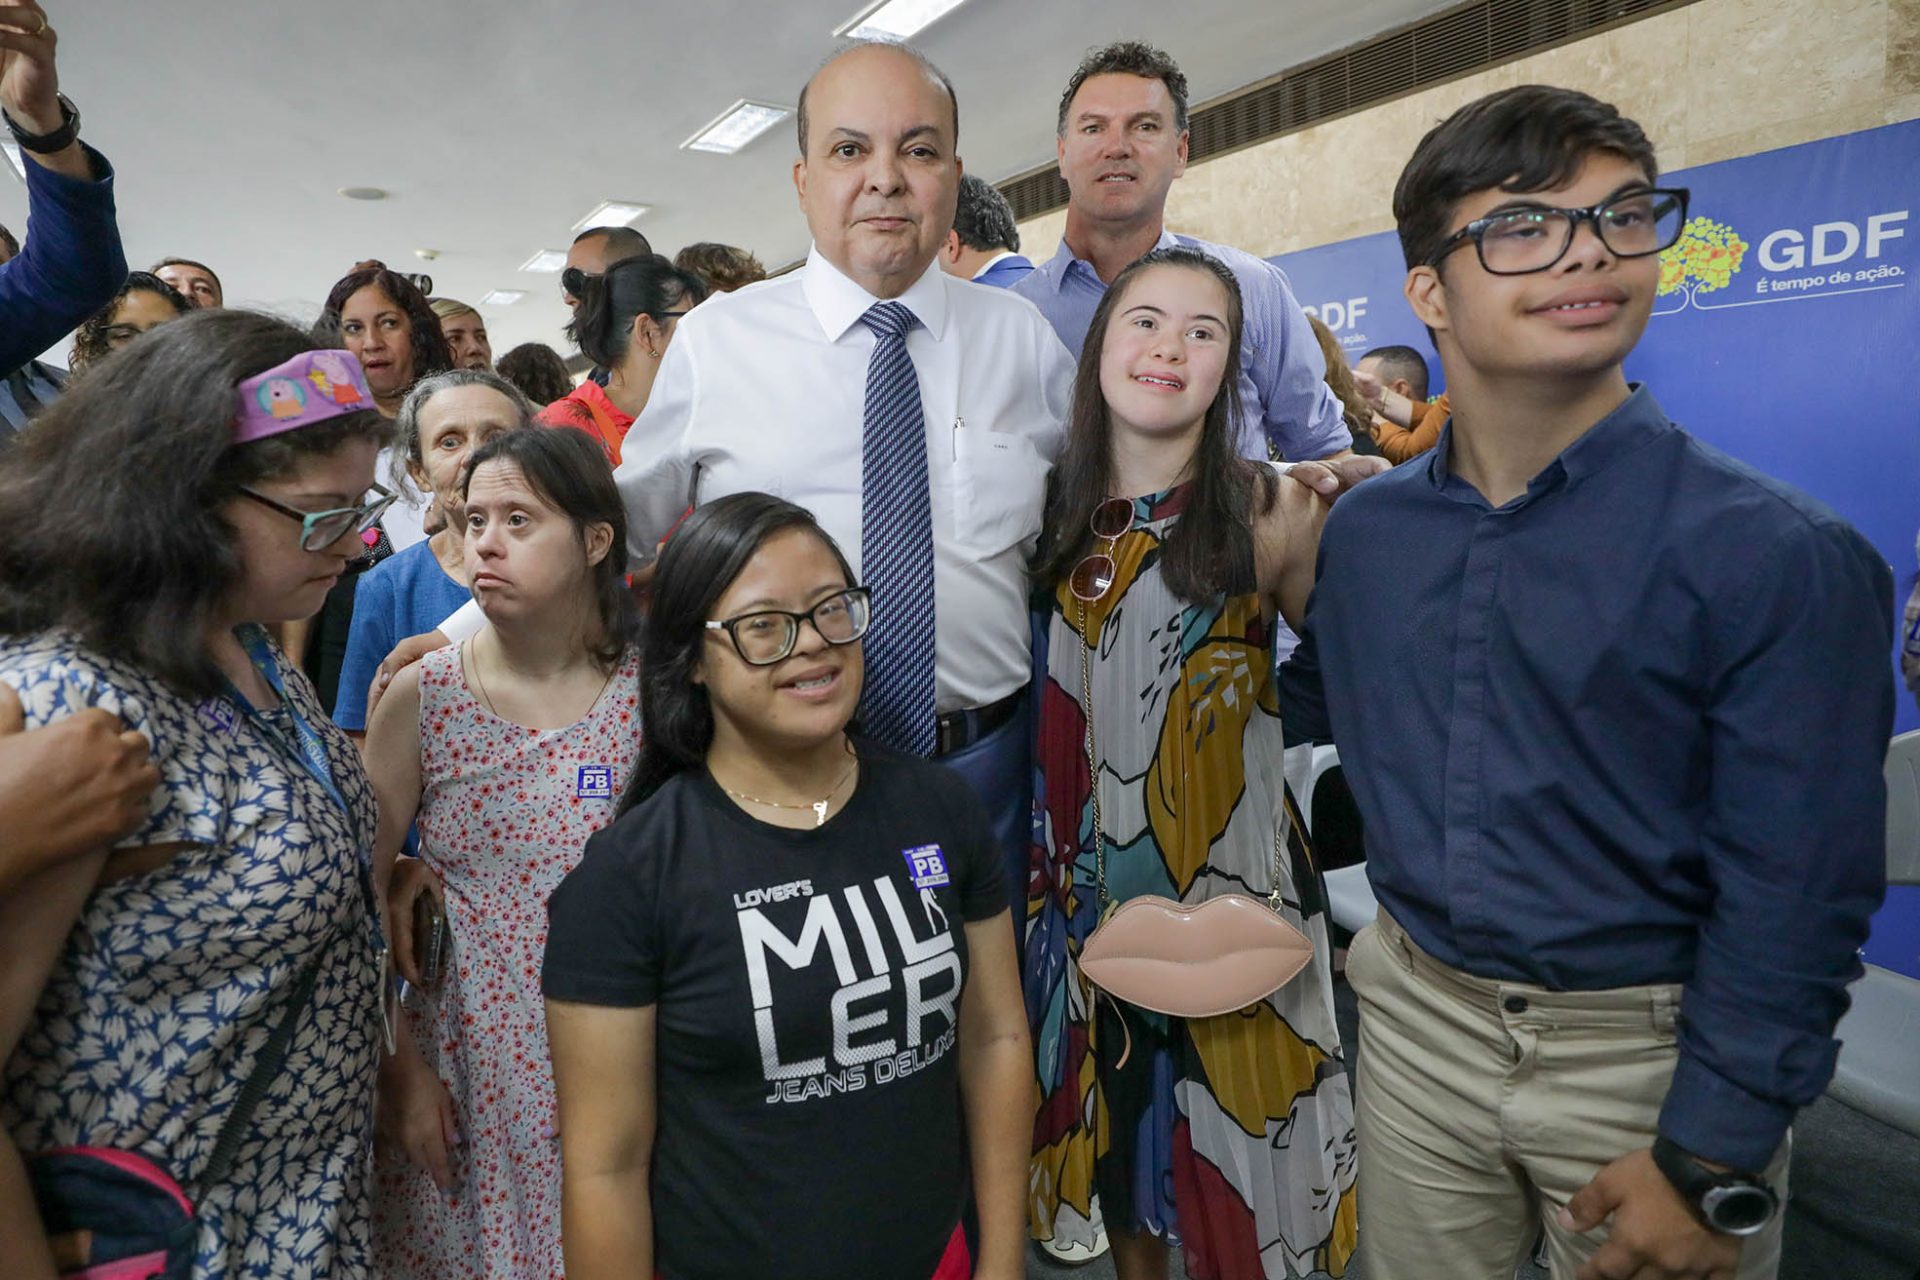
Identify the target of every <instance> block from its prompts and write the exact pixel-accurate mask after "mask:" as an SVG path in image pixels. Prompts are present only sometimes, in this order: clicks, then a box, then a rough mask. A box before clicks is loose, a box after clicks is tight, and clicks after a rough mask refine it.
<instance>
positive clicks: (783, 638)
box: [707, 587, 873, 667]
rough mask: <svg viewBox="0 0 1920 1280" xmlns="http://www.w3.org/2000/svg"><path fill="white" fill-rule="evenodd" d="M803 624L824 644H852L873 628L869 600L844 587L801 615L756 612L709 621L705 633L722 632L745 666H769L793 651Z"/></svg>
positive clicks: (861, 590)
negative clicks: (811, 627) (812, 630)
mask: <svg viewBox="0 0 1920 1280" xmlns="http://www.w3.org/2000/svg"><path fill="white" fill-rule="evenodd" d="M803 622H810V623H812V624H813V629H814V630H815V631H817V632H819V633H820V638H821V639H822V640H825V641H826V642H827V643H828V644H831V645H842V644H852V643H853V642H854V641H856V640H858V639H859V638H860V637H861V636H864V635H865V634H867V628H868V627H869V626H871V625H873V598H872V596H871V595H870V594H869V592H868V591H867V589H866V588H865V587H848V588H847V589H846V590H845V591H841V592H837V593H835V594H833V595H830V596H828V597H827V598H826V599H825V600H822V601H821V602H820V603H819V604H817V605H815V606H813V608H811V609H809V610H807V611H806V612H805V613H790V612H788V611H787V610H785V609H756V610H754V611H753V612H752V613H742V614H739V615H737V616H735V617H731V618H722V619H721V620H720V621H718V622H709V623H707V630H709V631H724V632H726V633H727V636H728V638H730V639H731V640H732V641H733V651H734V652H735V653H737V654H739V655H740V658H741V660H742V661H743V662H745V663H746V664H747V665H748V666H754V667H770V666H772V665H773V664H774V663H776V662H781V661H784V660H785V659H786V658H787V656H788V655H790V654H791V653H792V652H793V646H794V645H796V644H798V643H799V642H800V624H801V623H803Z"/></svg>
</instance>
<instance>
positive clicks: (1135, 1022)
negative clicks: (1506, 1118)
mask: <svg viewBox="0 0 1920 1280" xmlns="http://www.w3.org/2000/svg"><path fill="white" fill-rule="evenodd" d="M1187 496H1188V490H1187V488H1185V487H1184V486H1183V487H1180V488H1176V489H1173V490H1171V491H1169V492H1166V493H1161V494H1154V495H1152V496H1150V497H1145V498H1137V499H1135V500H1134V522H1133V528H1132V529H1131V530H1130V531H1129V532H1127V533H1126V534H1125V535H1123V536H1122V537H1121V538H1120V540H1119V541H1118V543H1117V544H1116V545H1115V547H1114V549H1113V552H1112V556H1113V560H1114V563H1115V566H1116V568H1117V571H1118V572H1117V576H1116V578H1115V580H1114V583H1113V585H1112V587H1110V588H1109V589H1108V591H1107V594H1106V595H1105V596H1104V597H1103V598H1102V599H1100V600H1099V601H1096V602H1092V603H1088V604H1086V605H1084V606H1082V604H1081V602H1080V601H1079V600H1078V599H1076V598H1075V597H1074V596H1073V594H1072V593H1071V592H1070V591H1069V590H1068V589H1067V587H1066V585H1065V584H1064V583H1063V584H1061V585H1060V586H1059V588H1058V589H1057V591H1056V592H1055V593H1054V594H1053V596H1052V597H1051V598H1050V601H1049V617H1048V633H1047V635H1048V645H1047V671H1046V678H1045V680H1044V682H1043V683H1042V688H1041V695H1040V715H1039V728H1038V738H1037V751H1036V756H1035V761H1034V765H1035V772H1036V791H1035V810H1036V813H1035V837H1036V840H1035V847H1034V854H1033V861H1032V868H1031V877H1030V880H1029V885H1028V903H1027V931H1026V943H1025V988H1026V998H1027V1010H1028V1016H1029V1020H1030V1022H1031V1023H1032V1027H1033V1033H1034V1050H1035V1055H1036V1064H1037V1069H1038V1076H1039V1085H1040V1096H1041V1102H1040V1112H1039V1116H1038V1119H1037V1120H1036V1122H1035V1127H1034V1150H1033V1159H1032V1165H1031V1169H1030V1200H1029V1219H1030V1221H1029V1226H1030V1229H1031V1231H1032V1234H1033V1235H1034V1237H1035V1238H1036V1239H1041V1240H1047V1239H1052V1240H1057V1241H1061V1242H1063V1243H1078V1244H1082V1245H1087V1244H1091V1243H1092V1240H1093V1236H1094V1228H1093V1222H1092V1220H1093V1217H1094V1214H1093V1201H1094V1199H1095V1198H1096V1197H1097V1198H1098V1201H1099V1209H1100V1212H1101V1215H1102V1216H1103V1217H1104V1219H1105V1223H1106V1226H1107V1227H1108V1228H1109V1229H1117V1230H1124V1231H1131V1232H1138V1231H1146V1232H1150V1233H1151V1234H1153V1235H1155V1236H1157V1237H1159V1238H1161V1239H1162V1240H1165V1241H1167V1242H1168V1243H1169V1244H1179V1245H1181V1246H1183V1248H1184V1249H1185V1252H1186V1259H1185V1260H1186V1267H1187V1274H1188V1275H1190V1276H1193V1277H1196V1280H1282V1278H1283V1277H1288V1276H1297V1275H1309V1274H1320V1273H1325V1274H1331V1275H1335V1276H1338V1275H1342V1274H1344V1273H1345V1271H1346V1269H1347V1264H1348V1261H1349V1259H1350V1258H1351V1257H1352V1255H1353V1251H1354V1244H1355V1238H1356V1237H1355V1216H1354V1215H1355V1196H1354V1188H1355V1174H1356V1161H1355V1143H1354V1130H1353V1103H1352V1095H1351V1093H1350V1091H1349V1089H1348V1084H1347V1073H1346V1066H1345V1063H1344V1061H1343V1059H1342V1057H1341V1052H1340V1039H1339V1032H1338V1031H1337V1030H1336V1028H1335V1024H1334V1014H1333V987H1332V968H1331V963H1330V956H1329V948H1328V939H1327V927H1326V917H1325V913H1324V906H1323V903H1322V901H1321V896H1320V888H1319V879H1318V875H1317V873H1316V872H1315V870H1314V867H1313V864H1312V861H1311V858H1310V855H1309V852H1308V850H1307V848H1306V845H1305V842H1304V840H1303V839H1302V837H1301V834H1300V823H1299V820H1298V815H1297V813H1296V812H1295V810H1294V806H1293V802H1292V799H1291V797H1290V796H1288V795H1287V792H1286V784H1285V781H1284V775H1283V772H1282V745H1283V744H1282V741H1281V733H1280V715H1279V708H1278V705H1277V702H1276V693H1275V689H1274V675H1273V654H1272V642H1271V632H1272V623H1271V622H1269V621H1268V620H1267V619H1265V618H1264V617H1263V616H1262V613H1261V607H1260V601H1259V598H1258V596H1257V595H1256V594H1254V593H1251V592H1249V593H1248V594H1246V595H1240V596H1229V597H1225V598H1223V599H1218V600H1214V601H1211V602H1208V603H1207V604H1205V605H1200V606H1196V605H1192V604H1189V603H1187V602H1186V601H1184V600H1182V599H1180V598H1179V597H1178V596H1176V595H1175V594H1174V593H1173V591H1172V590H1171V589H1170V588H1169V587H1168V586H1167V584H1166V582H1165V581H1164V580H1163V578H1162V577H1161V571H1160V562H1159V549H1160V544H1161V540H1162V539H1163V538H1164V537H1165V536H1166V535H1167V533H1168V531H1169V530H1170V529H1172V527H1173V525H1174V523H1175V521H1177V520H1178V519H1179V515H1180V512H1181V510H1182V509H1183V508H1184V506H1185V504H1186V499H1187ZM1083 661H1084V662H1085V663H1086V664H1087V678H1088V682H1089V683H1090V686H1091V688H1092V695H1093V704H1094V728H1095V744H1096V749H1097V759H1098V760H1099V762H1100V774H1099V781H1098V785H1099V786H1100V811H1101V825H1102V827H1103V828H1104V832H1105V846H1106V864H1107V871H1106V877H1107V888H1108V893H1109V895H1110V896H1111V898H1112V900H1113V901H1114V902H1122V901H1125V900H1127V899H1128V898H1133V897H1137V896H1141V895H1144V894H1159V895H1162V896H1164V897H1168V898H1173V899H1176V900H1178V901H1183V902H1201V901H1205V900H1206V899H1208V898H1211V897H1214V896H1216V895H1219V894H1224V893H1245V894H1249V895H1252V896H1256V897H1259V898H1263V899H1264V898H1265V897H1266V895H1267V892H1268V888H1269V885H1270V883H1271V881H1272V879H1273V869H1274V835H1275V831H1276V828H1280V829H1284V830H1285V831H1286V833H1287V836H1288V839H1287V846H1286V853H1287V856H1286V858H1285V859H1284V861H1283V864H1282V866H1281V868H1280V871H1281V884H1280V890H1281V893H1282V895H1283V897H1284V899H1285V904H1286V916H1287V919H1288V921H1289V922H1290V923H1292V924H1294V925H1295V926H1297V927H1298V928H1299V929H1300V930H1301V931H1302V932H1303V933H1305V934H1306V936H1307V937H1308V938H1310V939H1311V940H1312V941H1313V943H1314V946H1315V958H1314V960H1313V961H1312V962H1311V963H1310V964H1309V965H1308V966H1307V968H1306V969H1305V970H1304V971H1303V972H1302V973H1301V974H1300V976H1298V977H1296V978H1295V979H1294V980H1293V981H1292V982H1290V983H1288V984H1287V985H1286V986H1284V987H1282V988H1281V989H1280V990H1278V991H1276V992H1274V993H1273V994H1272V995H1271V996H1268V997H1267V998H1266V999H1265V1000H1263V1001H1261V1002H1259V1003H1258V1004H1255V1005H1252V1006H1250V1007H1248V1008H1246V1009H1243V1010H1241V1011H1239V1012H1237V1013H1230V1014H1225V1015H1222V1016H1220V1017H1214V1018H1196V1019H1181V1018H1171V1017H1167V1016H1165V1015H1162V1014H1158V1013H1151V1012H1148V1011H1146V1010H1143V1009H1139V1008H1136V1007H1133V1006H1130V1005H1129V1006H1123V1005H1120V1004H1119V1003H1118V1002H1117V1001H1114V1000H1110V999H1104V998H1103V999H1100V1000H1098V1001H1095V1000H1094V999H1093V996H1092V990H1091V988H1090V986H1089V984H1088V983H1087V981H1086V979H1085V978H1084V977H1083V976H1082V974H1081V972H1080V968H1079V954H1080V948H1081V946H1082V944H1083V943H1084V942H1085V941H1086V939H1087V937H1088V935H1089V934H1090V933H1092V931H1093V929H1094V927H1095V925H1097V924H1098V923H1099V921H1098V919H1097V911H1098V908H1097V905H1096V902H1095V898H1096V896H1097V895H1096V892H1095V883H1096V862H1095V855H1094V847H1093V839H1094V832H1093V813H1092V804H1091V791H1090V787H1089V776H1088V767H1087V754H1086V740H1085V733H1086V723H1087V714H1086V706H1085V703H1084V701H1083V694H1082V676H1081V671H1082V666H1081V664H1082V662H1083ZM1123 1059H1124V1061H1123Z"/></svg>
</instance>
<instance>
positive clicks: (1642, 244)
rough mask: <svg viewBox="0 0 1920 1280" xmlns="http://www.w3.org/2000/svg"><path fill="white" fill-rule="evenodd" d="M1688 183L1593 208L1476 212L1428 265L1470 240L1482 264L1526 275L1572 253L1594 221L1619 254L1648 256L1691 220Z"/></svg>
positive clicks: (1613, 251)
mask: <svg viewBox="0 0 1920 1280" xmlns="http://www.w3.org/2000/svg"><path fill="white" fill-rule="evenodd" d="M1690 194H1691V193H1690V192H1688V190H1687V189H1686V188H1685V187H1654V188H1651V189H1649V190H1645V191H1629V192H1627V193H1626V194H1625V195H1619V196H1614V197H1612V198H1611V199H1608V200H1602V201H1601V202H1600V203H1599V204H1596V205H1594V206H1593V207H1592V208H1591V209H1547V208H1533V209H1509V210H1508V211H1507V212H1505V213H1496V214H1492V215H1491V216H1489V217H1485V218H1475V219H1474V220H1473V221H1472V222H1469V223H1468V224H1467V225H1466V226H1464V227H1462V228H1460V229H1459V230H1458V231H1456V232H1454V233H1453V234H1452V235H1450V236H1448V237H1447V239H1446V240H1445V242H1443V243H1442V244H1441V246H1440V247H1439V249H1437V250H1436V251H1435V252H1434V255H1433V256H1432V257H1431V258H1429V259H1427V265H1428V266H1430V267H1437V266H1439V265H1440V260H1441V259H1442V258H1444V257H1446V256H1447V255H1448V254H1450V253H1452V252H1453V251H1454V250H1455V249H1457V248H1459V247H1460V246H1461V245H1462V244H1464V243H1466V242H1467V241H1468V240H1471V241H1473V247H1474V251H1475V252H1476V253H1478V254H1479V255H1480V265H1481V266H1483V267H1485V268H1486V269H1487V271H1488V272H1489V273H1490V274H1492V275H1496V276H1524V275H1528V274H1530V273H1532V272H1535V271H1545V270H1546V269H1547V268H1549V267H1551V266H1553V265H1554V264H1555V263H1557V262H1559V261H1560V259H1562V258H1564V257H1566V256H1567V250H1569V249H1571V248H1572V247H1573V233H1574V232H1575V231H1577V230H1578V229H1579V227H1580V224H1581V223H1583V222H1589V223H1592V224H1593V230H1594V233H1595V234H1596V235H1598V236H1599V237H1600V243H1601V244H1604V245H1605V246H1607V251H1608V252H1609V253H1611V254H1613V256H1614V257H1616V258H1644V257H1646V256H1647V255H1648V254H1653V253H1659V252H1660V251H1661V250H1663V249H1669V248H1671V247H1673V245H1674V243H1675V242H1676V241H1678V240H1679V239H1680V233H1681V231H1683V230H1684V229H1685V228H1686V225H1687V200H1688V197H1689V195H1690Z"/></svg>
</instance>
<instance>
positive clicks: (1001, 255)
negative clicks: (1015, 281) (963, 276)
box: [968, 249, 1020, 280]
mask: <svg viewBox="0 0 1920 1280" xmlns="http://www.w3.org/2000/svg"><path fill="white" fill-rule="evenodd" d="M1019 256H1020V255H1019V254H1017V253H1015V252H1014V251H1013V250H1011V249H1002V250H1001V251H1000V252H998V253H996V254H994V255H993V256H992V257H991V258H988V259H987V260H986V262H984V263H982V264H981V267H980V269H979V270H978V271H976V272H974V273H973V274H972V275H971V276H969V277H968V279H970V280H978V279H979V278H980V277H981V276H983V275H985V274H987V272H989V271H991V270H993V269H994V268H995V267H997V266H999V265H1000V264H1001V263H1003V262H1005V261H1006V260H1007V259H1008V258H1017V257H1019Z"/></svg>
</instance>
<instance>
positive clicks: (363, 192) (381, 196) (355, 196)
mask: <svg viewBox="0 0 1920 1280" xmlns="http://www.w3.org/2000/svg"><path fill="white" fill-rule="evenodd" d="M340 194H341V195H343V196H345V197H346V198H347V199H349V200H385V199H386V198H387V193H386V192H385V191H384V190H382V189H381V188H379V187H342V188H340Z"/></svg>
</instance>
